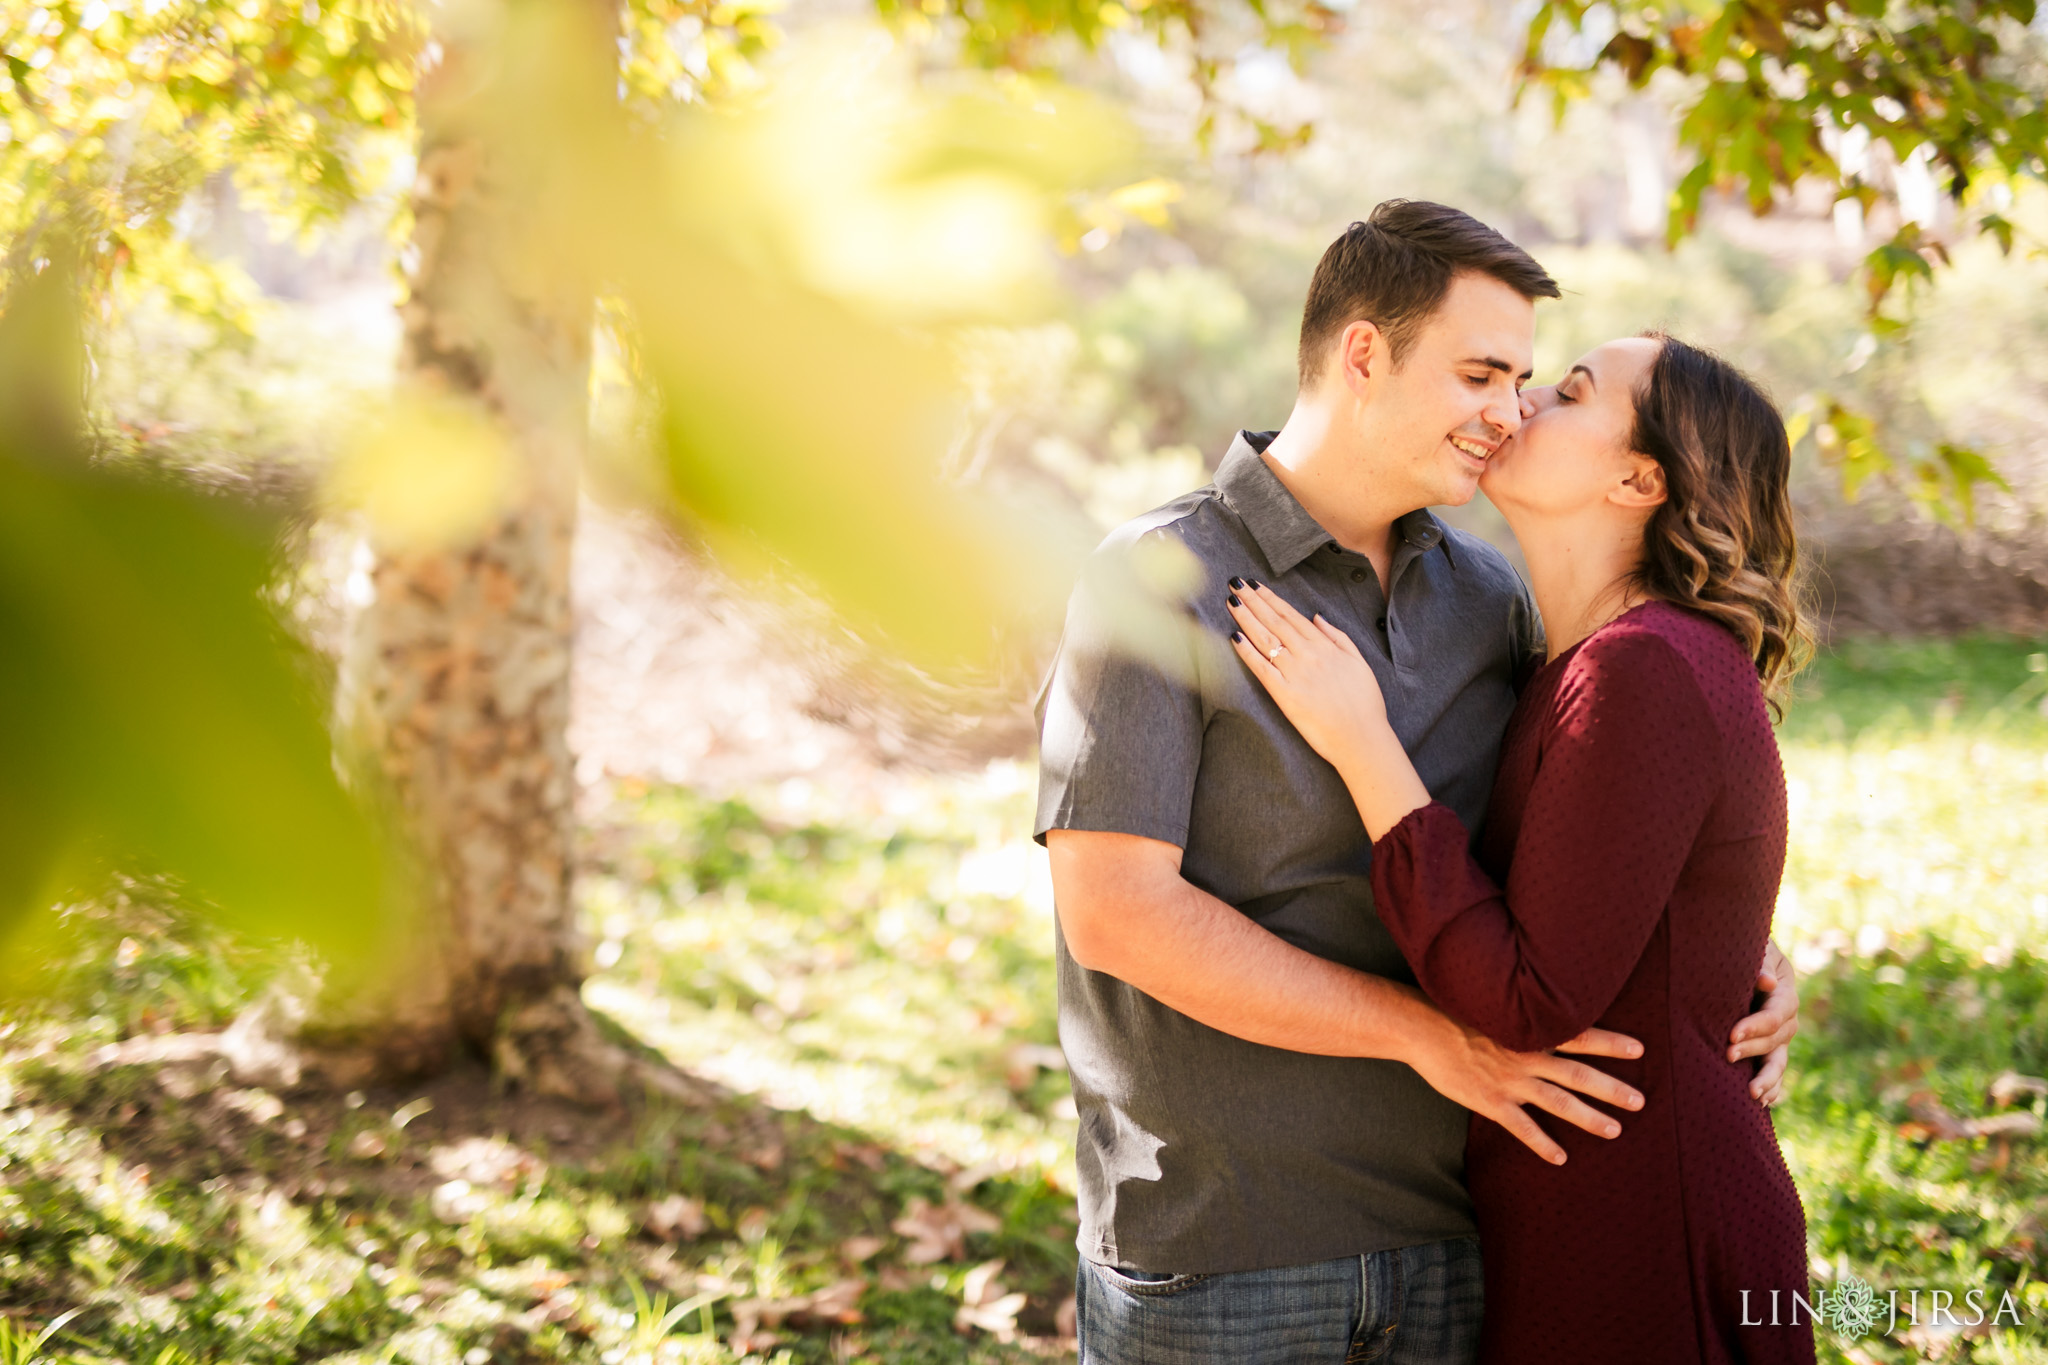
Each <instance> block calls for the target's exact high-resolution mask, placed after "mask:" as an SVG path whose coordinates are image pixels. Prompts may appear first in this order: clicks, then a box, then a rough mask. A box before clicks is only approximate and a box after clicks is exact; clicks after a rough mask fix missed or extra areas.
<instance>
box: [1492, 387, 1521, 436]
mask: <svg viewBox="0 0 2048 1365" xmlns="http://www.w3.org/2000/svg"><path fill="white" fill-rule="evenodd" d="M1527 415H1528V413H1527V409H1526V408H1525V407H1524V405H1523V403H1522V399H1521V396H1520V395H1519V394H1514V393H1510V394H1509V395H1508V396H1507V397H1506V398H1500V399H1495V400H1494V401H1493V402H1491V403H1488V404H1487V405H1486V410H1485V411H1484V412H1482V413H1480V417H1481V418H1482V419H1484V420H1485V421H1486V423H1487V424H1488V425H1489V426H1491V427H1493V429H1494V430H1496V431H1498V432H1499V433H1500V438H1501V439H1502V440H1503V441H1505V440H1506V439H1507V438H1508V437H1510V436H1512V435H1514V434H1515V433H1516V432H1518V431H1520V430H1521V429H1522V419H1523V418H1524V417H1525V416H1527Z"/></svg>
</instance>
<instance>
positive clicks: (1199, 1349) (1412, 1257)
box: [1074, 1237, 1484, 1365]
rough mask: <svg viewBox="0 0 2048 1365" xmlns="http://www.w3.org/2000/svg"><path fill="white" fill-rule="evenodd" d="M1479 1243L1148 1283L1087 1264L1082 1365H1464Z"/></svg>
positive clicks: (1079, 1316)
mask: <svg viewBox="0 0 2048 1365" xmlns="http://www.w3.org/2000/svg"><path fill="white" fill-rule="evenodd" d="M1482 1296H1483V1284H1482V1282H1481V1279H1480V1272H1479V1239H1478V1238H1476V1237H1458V1238H1454V1239H1452V1240H1451V1241H1447V1242H1429V1243H1426V1244H1424V1245H1422V1246H1413V1247H1402V1248H1401V1249H1400V1250H1398V1251H1379V1252H1374V1253H1372V1254H1371V1255H1367V1256H1345V1257H1341V1258H1339V1259H1338V1260H1334V1261H1318V1262H1316V1263H1315V1264H1313V1265H1297V1266H1287V1267H1284V1268H1282V1269H1279V1270H1245V1271H1237V1272H1234V1273H1231V1274H1226V1275H1170V1276H1157V1275H1150V1274H1147V1273H1145V1272H1142V1271H1124V1270H1117V1269H1115V1268H1113V1267H1110V1266H1100V1265H1096V1264H1095V1263H1093V1262H1092V1261H1089V1260H1087V1259H1086V1258H1083V1259H1082V1261H1081V1271H1080V1274H1079V1276H1078V1277H1077V1278H1076V1283H1075V1289H1074V1304H1075V1321H1076V1326H1077V1328H1078V1330H1079V1332H1080V1336H1081V1365H1364V1362H1371V1365H1470V1362H1471V1361H1472V1360H1473V1359H1474V1358H1475V1357H1476V1356H1477V1355H1478V1352H1479V1315H1480V1311H1481V1308H1482V1307H1483V1302H1484V1301H1483V1297H1482Z"/></svg>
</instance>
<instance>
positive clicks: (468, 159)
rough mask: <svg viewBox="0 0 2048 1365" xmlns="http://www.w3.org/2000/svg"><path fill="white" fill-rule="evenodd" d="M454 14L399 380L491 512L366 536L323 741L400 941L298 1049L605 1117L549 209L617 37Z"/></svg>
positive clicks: (522, 7) (572, 491)
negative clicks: (470, 419)
mask: <svg viewBox="0 0 2048 1365" xmlns="http://www.w3.org/2000/svg"><path fill="white" fill-rule="evenodd" d="M458 9H459V12H460V14H461V18H460V19H459V20H455V21H451V22H450V25H449V27H447V28H446V29H445V30H444V31H438V32H437V33H436V34H435V42H436V46H437V47H438V54H439V55H438V61H432V60H431V59H430V66H429V69H428V70H427V71H426V72H425V74H424V75H423V77H422V80H421V83H420V86H419V91H418V110H419V131H420V151H419V169H418V180H417V184H416V187H415V191H414V197H413V203H412V207H413V213H414V220H415V221H414V228H413V238H412V250H411V252H410V253H409V259H408V262H407V264H408V278H407V286H408V298H407V300H406V302H405V303H404V305H403V307H402V309H401V316H402V320H403V324H404V349H403V354H402V359H401V361H400V375H399V382H400V386H401V389H402V390H403V389H407V388H409V389H410V390H411V391H413V392H414V393H417V394H423V395H426V396H429V397H431V398H432V399H434V400H436V401H452V402H455V403H459V404H462V405H465V406H468V407H470V408H472V409H473V410H474V411H475V412H476V413H478V414H480V415H482V417H483V418H484V419H485V420H487V421H488V422H489V423H490V424H491V425H492V426H493V427H494V428H495V430H496V433H497V434H498V435H499V437H501V438H502V441H503V444H504V448H505V449H506V450H507V451H509V452H510V465H511V478H510V481H509V486H510V488H511V489H512V491H511V493H510V494H509V495H507V497H506V500H505V501H504V502H502V503H500V504H498V505H497V507H496V509H495V511H494V512H493V513H492V515H491V517H490V520H489V522H488V525H487V526H486V528H485V529H484V530H483V531H482V533H481V534H480V535H475V536H474V537H471V538H466V539H464V540H463V541H462V542H461V543H458V544H454V545H452V546H450V545H445V544H443V545H424V544H419V543H411V544H408V543H402V542H396V541H392V540H384V539H380V537H379V536H378V535H376V534H375V533H373V535H372V538H371V551H372V556H373V560H372V566H371V568H370V570H369V575H368V576H369V580H370V583H371V585H372V587H373V593H372V594H371V595H370V598H369V600H368V601H367V602H365V603H363V605H361V607H360V609H359V612H358V614H357V616H356V618H355V620H354V623H353V630H352V638H351V640H350V652H349V657H348V659H347V660H346V661H345V664H344V670H343V675H344V676H343V687H342V706H343V708H344V714H343V720H344V724H345V726H347V727H348V728H349V729H350V730H352V732H353V737H354V740H355V742H356V744H358V745H359V746H360V747H361V752H362V753H363V754H364V755H365V756H368V757H373V758H374V761H375V766H376V767H377V768H378V769H380V770H381V776H382V778H383V779H384V780H385V781H386V782H387V783H388V785H389V788H390V790H391V792H392V793H393V795H394V796H395V797H396V798H397V800H398V804H399V808H400V810H401V812H402V814H403V816H404V818H405V820H406V823H407V825H408V828H409V831H410V833H411V835H412V837H413V839H414V840H415V846H416V848H417V851H418V854H419V858H420V861H421V873H422V875H421V877H420V882H421V895H422V898H423V899H422V903H423V923H422V924H421V926H420V929H421V932H420V934H419V941H418V943H417V944H416V945H415V950H414V951H413V952H412V953H410V954H409V956H410V958H411V959H412V960H411V961H410V962H409V963H407V964H405V967H404V969H403V970H394V971H393V972H392V973H390V974H388V975H387V976H386V978H385V979H384V980H383V981H381V982H379V983H377V989H376V994H375V997H374V998H371V999H363V998H358V999H356V1000H355V1001H353V1002H351V1003H348V1004H344V1005H342V1006H341V1007H340V1008H339V1009H338V1010H337V1009H329V1010H328V1011H327V1013H328V1017H327V1018H325V1019H324V1020H322V1021H320V1022H319V1023H318V1024H317V1026H316V1027H315V1028H314V1029H311V1030H305V1031H303V1032H302V1037H305V1038H306V1039H307V1040H308V1041H310V1042H312V1043H313V1044H314V1047H315V1050H316V1051H318V1050H320V1049H322V1048H325V1049H326V1051H327V1054H328V1055H329V1056H330V1057H336V1056H342V1055H351V1056H353V1057H354V1059H355V1060H354V1061H353V1062H351V1063H347V1064H343V1063H339V1062H337V1063H335V1064H334V1065H335V1066H336V1067H338V1068H339V1069H340V1071H355V1072H357V1073H359V1074H368V1073H369V1072H377V1073H382V1074H384V1075H392V1074H403V1073H411V1074H422V1073H428V1072H432V1071H435V1070H438V1069H439V1068H440V1067H442V1066H444V1065H445V1064H446V1063H447V1062H448V1061H450V1060H451V1059H452V1057H453V1056H454V1055H455V1054H456V1053H457V1052H458V1051H460V1050H464V1049H470V1050H475V1051H478V1052H481V1053H483V1054H484V1055H487V1056H489V1057H490V1058H491V1059H492V1061H493V1063H494V1064H495V1065H496V1066H497V1067H498V1068H499V1070H500V1072H501V1073H502V1074H504V1075H506V1076H507V1077H509V1078H510V1079H512V1080H514V1081H516V1082H520V1083H524V1084H526V1085H529V1086H531V1087H532V1088H534V1089H537V1090H540V1091H543V1092H547V1093H553V1094H560V1095H565V1096H570V1097H577V1098H583V1099H587V1100H595V1099H603V1098H606V1097H608V1096H610V1095H611V1094H613V1093H615V1089H614V1086H613V1082H612V1080H611V1079H610V1076H611V1074H613V1073H615V1071H616V1068H615V1067H613V1066H608V1065H605V1063H606V1062H608V1061H612V1060H615V1059H616V1058H615V1054H616V1050H615V1049H612V1048H610V1046H609V1045H608V1044H605V1043H603V1042H602V1041H601V1040H600V1039H599V1037H598V1035H597V1034H596V1032H595V1030H594V1028H593V1027H592V1025H591V1021H590V1019H589V1016H588V1014H587V1013H586V1012H585V1011H584V1009H583V1007H582V1004H581V1001H580V997H579V996H578V993H577V988H578V986H579V984H580V982H581V980H582V976H583V967H582V953H581V949H580V947H579V945H578V942H577V934H576V927H575V916H574V907H573V904H572V901H571V898H570V878H571V870H572V869H571V844H572V839H573V834H574V828H573V817H572V798H573V795H574V786H573V782H572V763H571V757H570V753H569V746H568V739H567V731H568V721H569V668H570V644H571V619H572V618H571V610H570V600H569V547H570V540H571V536H572V533H573V531H574V529H575V520H576V503H577V489H578V473H579V468H580V464H581V459H582V452H583V449H584V443H585V436H586V431H587V427H588V416H589V414H588V407H589V402H588V394H589V388H590V337H591V328H592V323H593V311H594V310H593V290H592V285H591V283H590V278H589V274H588V272H587V270H585V269H584V268H583V267H582V265H581V263H579V262H578V261H576V260H575V259H574V254H573V252H572V251H570V250H568V249H566V248H568V247H570V246H572V245H573V241H572V240H569V239H565V238H563V237H562V236H561V235H560V232H559V226H560V220H559V219H558V218H556V217H555V216H553V215H554V209H553V208H552V207H551V205H553V206H558V205H559V200H558V199H557V198H555V197H556V196H559V195H562V194H564V193H573V189H572V188H571V182H573V179H574V175H575V173H576V172H575V168H574V165H573V157H574V145H573V144H574V141H575V137H576V133H577V130H578V125H577V121H576V120H577V116H578V111H579V109H581V110H584V111H586V112H587V110H588V109H590V108H594V107H595V106H594V105H591V104H589V103H587V97H591V96H594V97H595V99H596V100H598V101H600V102H605V103H609V102H612V101H614V99H615V96H614V95H613V93H612V92H613V85H614V82H615V80H616V60H617V59H616V48H615V46H614V36H615V34H616V30H617V14H616V11H615V10H614V9H613V8H612V7H611V6H609V5H605V4H601V3H598V0H590V3H587V4H585V5H581V6H565V5H563V6H534V5H531V4H520V3H518V0H475V2H474V3H473V4H472V5H470V6H467V7H448V8H443V9H441V10H440V11H438V13H440V14H441V15H444V16H445V15H448V14H450V12H451V10H458ZM550 10H552V11H553V13H554V16H555V21H554V22H552V23H551V24H550V25H549V29H550V31H549V32H548V33H546V34H545V35H543V34H540V33H538V32H536V31H534V27H533V26H534V24H535V23H536V22H541V21H537V20H536V18H535V16H536V14H537V13H538V14H543V15H544V14H546V13H547V12H548V11H550ZM565 11H567V12H568V20H567V22H566V23H565V22H562V21H561V16H562V15H563V13H564V12H565ZM458 24H459V26H457V25H458ZM565 93H566V95H567V96H568V98H565V99H560V100H557V101H556V102H554V103H552V104H551V103H550V96H551V95H556V96H560V95H563V94H565ZM579 97H581V98H579ZM550 224H553V225H554V229H553V239H552V240H550V239H549V238H550V234H551V228H550ZM433 456H434V452H433V451H432V450H420V451H418V452H417V453H416V454H414V456H413V458H418V459H431V458H433ZM316 1033H317V1034H318V1035H319V1036H318V1037H317V1038H316V1037H315V1036H314V1035H315V1034H316ZM339 1074H340V1072H339V1071H338V1072H337V1075H339Z"/></svg>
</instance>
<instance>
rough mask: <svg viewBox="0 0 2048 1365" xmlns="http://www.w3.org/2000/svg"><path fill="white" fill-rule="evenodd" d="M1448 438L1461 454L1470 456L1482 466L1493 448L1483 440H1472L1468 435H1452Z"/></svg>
mask: <svg viewBox="0 0 2048 1365" xmlns="http://www.w3.org/2000/svg"><path fill="white" fill-rule="evenodd" d="M1448 439H1449V441H1450V443H1451V444H1452V445H1453V446H1455V447H1456V448H1457V449H1458V451H1459V452H1460V453H1461V454H1464V455H1468V456H1470V457H1471V458H1472V459H1474V460H1477V461H1478V462H1479V463H1480V464H1481V465H1482V466H1483V465H1485V463H1486V461H1487V460H1488V458H1490V457H1491V456H1492V454H1493V452H1494V450H1495V447H1493V446H1490V445H1487V444H1486V443H1485V442H1483V441H1478V440H1474V439H1473V438H1472V437H1470V436H1452V437H1449V438H1448Z"/></svg>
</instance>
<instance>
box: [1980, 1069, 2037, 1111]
mask: <svg viewBox="0 0 2048 1365" xmlns="http://www.w3.org/2000/svg"><path fill="white" fill-rule="evenodd" d="M1990 1094H1991V1102H1992V1103H1993V1104H1996V1105H2001V1106H2003V1105H2008V1104H2016V1103H2018V1102H2019V1101H2020V1099H2021V1098H2023V1097H2025V1096H2029V1095H2048V1080H2043V1079H2042V1078H2041V1077H2039V1076H2022V1075H2020V1073H2019V1072H2017V1071H2001V1072H1999V1073H1998V1075H1997V1076H1995V1077H1993V1078H1992V1081H1991V1087H1990Z"/></svg>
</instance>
